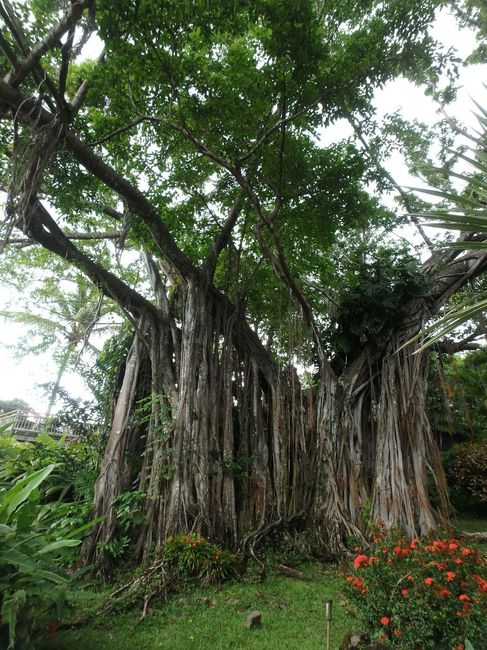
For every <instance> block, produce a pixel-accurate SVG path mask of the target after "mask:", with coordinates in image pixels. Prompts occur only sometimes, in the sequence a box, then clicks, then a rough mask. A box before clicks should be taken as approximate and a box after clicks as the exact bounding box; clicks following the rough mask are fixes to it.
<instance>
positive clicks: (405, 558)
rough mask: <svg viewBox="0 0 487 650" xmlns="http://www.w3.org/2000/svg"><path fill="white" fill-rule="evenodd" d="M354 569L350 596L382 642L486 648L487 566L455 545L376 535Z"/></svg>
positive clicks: (408, 649)
mask: <svg viewBox="0 0 487 650" xmlns="http://www.w3.org/2000/svg"><path fill="white" fill-rule="evenodd" d="M355 551H356V555H355V557H354V559H353V561H352V563H351V565H350V566H349V567H347V569H346V583H347V593H348V594H349V596H350V598H351V599H352V600H353V601H354V602H355V603H356V604H357V605H358V608H359V611H360V613H361V615H362V618H363V621H364V623H365V624H366V625H367V628H368V629H369V630H370V631H372V632H374V633H375V636H376V638H379V639H381V640H384V641H385V640H387V642H388V644H390V645H391V646H392V647H397V648H401V650H415V649H416V648H422V650H457V649H461V648H464V644H465V643H466V639H468V640H469V641H470V642H471V643H473V645H474V646H475V647H481V646H482V643H483V641H484V640H485V638H486V636H485V635H486V634H487V622H486V620H485V607H486V604H487V563H486V561H485V560H484V559H483V558H482V556H481V554H480V553H479V551H478V550H476V549H472V548H469V547H468V546H466V545H465V544H464V543H463V542H462V541H459V540H457V539H453V538H441V539H440V538H436V537H435V536H434V535H430V536H429V537H426V538H424V539H417V538H415V539H413V540H412V541H410V540H409V539H407V537H406V536H405V535H404V534H403V533H402V532H400V531H389V530H386V529H384V528H380V529H377V530H376V531H375V535H374V539H373V545H372V547H371V548H370V549H367V550H361V549H360V548H358V547H357V548H356V549H355Z"/></svg>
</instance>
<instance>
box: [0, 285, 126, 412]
mask: <svg viewBox="0 0 487 650" xmlns="http://www.w3.org/2000/svg"><path fill="white" fill-rule="evenodd" d="M26 293H27V289H26ZM28 294H29V304H32V303H34V304H35V305H36V307H35V311H34V310H33V309H32V308H30V309H28V310H25V311H20V310H16V311H14V310H2V311H0V316H3V317H4V318H5V319H7V320H8V321H11V322H15V323H20V324H22V325H25V326H27V328H28V333H27V335H26V336H24V337H22V342H21V343H19V344H18V345H17V346H16V351H17V352H18V353H20V354H21V355H22V356H26V355H33V354H38V353H39V352H43V351H46V350H51V352H52V355H53V358H54V359H55V361H56V363H57V375H56V378H55V380H54V381H53V382H52V385H51V386H49V389H50V390H49V402H48V407H47V415H48V416H49V415H50V413H51V410H52V408H53V406H54V403H55V401H56V398H57V396H58V393H59V392H60V386H61V381H62V378H63V376H64V373H65V372H66V370H67V369H69V368H70V367H71V368H72V367H75V366H76V365H77V364H79V363H80V358H81V356H82V354H83V352H86V351H88V352H89V353H91V355H95V356H96V355H97V354H98V352H99V350H98V348H97V347H96V345H95V344H94V342H93V337H96V335H97V334H98V335H99V334H101V333H105V332H107V331H110V330H113V328H115V327H116V326H117V325H116V323H115V322H113V321H111V320H110V318H109V317H110V315H112V314H113V308H112V306H111V305H109V304H108V303H107V302H106V301H104V300H103V296H101V295H100V293H99V291H98V290H97V289H96V287H93V286H92V285H90V284H89V283H87V282H86V280H85V279H84V278H83V276H81V275H79V274H77V275H75V277H74V280H73V281H68V279H67V278H63V279H61V278H60V277H56V275H54V276H51V277H49V276H48V277H44V279H43V281H42V283H40V285H39V286H35V288H34V289H31V290H30V291H29V292H28ZM22 299H23V300H24V301H25V300H26V296H25V295H24V296H23V297H22Z"/></svg>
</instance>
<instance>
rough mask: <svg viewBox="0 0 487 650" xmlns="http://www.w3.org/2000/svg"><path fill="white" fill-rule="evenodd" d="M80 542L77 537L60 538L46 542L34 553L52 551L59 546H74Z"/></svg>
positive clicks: (40, 553) (39, 553) (42, 553)
mask: <svg viewBox="0 0 487 650" xmlns="http://www.w3.org/2000/svg"><path fill="white" fill-rule="evenodd" d="M80 543H81V541H80V540H79V539H61V540H58V541H57V542H51V543H50V544H47V546H44V548H41V549H40V550H39V551H37V552H36V553H35V555H36V556H38V555H46V553H52V552H53V551H57V550H59V549H61V548H68V547H69V548H72V547H74V546H78V545H79V544H80Z"/></svg>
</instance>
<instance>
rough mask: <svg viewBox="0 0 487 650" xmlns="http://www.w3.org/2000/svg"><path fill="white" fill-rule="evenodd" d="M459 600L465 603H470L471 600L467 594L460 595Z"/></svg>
mask: <svg viewBox="0 0 487 650" xmlns="http://www.w3.org/2000/svg"><path fill="white" fill-rule="evenodd" d="M458 600H463V601H464V602H468V601H469V600H470V598H469V596H467V594H460V595H459V596H458Z"/></svg>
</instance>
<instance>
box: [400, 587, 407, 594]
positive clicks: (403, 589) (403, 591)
mask: <svg viewBox="0 0 487 650" xmlns="http://www.w3.org/2000/svg"><path fill="white" fill-rule="evenodd" d="M401 594H402V595H403V596H407V595H408V590H407V589H406V587H403V588H402V589H401Z"/></svg>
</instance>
